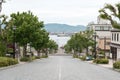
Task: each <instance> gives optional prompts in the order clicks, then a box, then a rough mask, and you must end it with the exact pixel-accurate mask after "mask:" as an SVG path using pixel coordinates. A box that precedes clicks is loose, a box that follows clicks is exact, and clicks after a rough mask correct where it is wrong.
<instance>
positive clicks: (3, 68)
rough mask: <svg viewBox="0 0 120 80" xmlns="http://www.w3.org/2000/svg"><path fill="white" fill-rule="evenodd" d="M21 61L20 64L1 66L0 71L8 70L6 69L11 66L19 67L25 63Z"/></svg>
mask: <svg viewBox="0 0 120 80" xmlns="http://www.w3.org/2000/svg"><path fill="white" fill-rule="evenodd" d="M26 63H27V62H25V63H23V64H26ZM23 64H21V63H18V64H15V65H10V66H5V67H1V68H0V71H1V70H6V69H10V68H14V67H17V66H20V65H23Z"/></svg>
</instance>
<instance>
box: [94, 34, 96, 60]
mask: <svg viewBox="0 0 120 80" xmlns="http://www.w3.org/2000/svg"><path fill="white" fill-rule="evenodd" d="M94 37H95V47H94V49H95V55H94V58H95V59H96V55H97V52H96V33H95V35H94Z"/></svg>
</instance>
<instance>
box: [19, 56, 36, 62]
mask: <svg viewBox="0 0 120 80" xmlns="http://www.w3.org/2000/svg"><path fill="white" fill-rule="evenodd" d="M35 59H36V57H35V56H32V57H22V58H21V59H20V61H22V62H30V61H33V60H35Z"/></svg>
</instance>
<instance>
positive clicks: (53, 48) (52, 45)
mask: <svg viewBox="0 0 120 80" xmlns="http://www.w3.org/2000/svg"><path fill="white" fill-rule="evenodd" d="M47 45H48V48H49V53H51V52H52V51H53V52H56V50H58V45H57V43H56V42H55V41H53V40H49V41H48V44H47Z"/></svg>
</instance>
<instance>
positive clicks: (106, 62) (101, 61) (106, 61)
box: [93, 58, 109, 64]
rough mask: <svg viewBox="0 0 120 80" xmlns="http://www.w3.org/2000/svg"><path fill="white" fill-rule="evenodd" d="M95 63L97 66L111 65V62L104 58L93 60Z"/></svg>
mask: <svg viewBox="0 0 120 80" xmlns="http://www.w3.org/2000/svg"><path fill="white" fill-rule="evenodd" d="M93 62H94V63H96V64H108V63H109V60H108V59H105V58H102V59H98V58H97V59H95V60H93Z"/></svg>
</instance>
